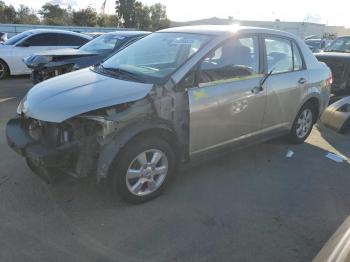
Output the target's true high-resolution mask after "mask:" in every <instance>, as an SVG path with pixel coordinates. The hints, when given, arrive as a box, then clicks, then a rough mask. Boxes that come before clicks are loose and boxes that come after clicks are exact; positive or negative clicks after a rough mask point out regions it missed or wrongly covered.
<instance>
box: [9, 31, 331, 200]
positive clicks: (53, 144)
mask: <svg viewBox="0 0 350 262" xmlns="http://www.w3.org/2000/svg"><path fill="white" fill-rule="evenodd" d="M330 82H331V72H330V70H329V68H328V67H327V66H326V65H325V64H324V63H320V62H318V61H317V59H316V58H315V56H314V55H313V54H312V53H311V51H310V50H309V48H308V47H307V46H306V45H305V43H304V42H303V41H302V40H300V39H298V38H296V37H295V36H294V35H292V34H289V33H286V32H281V31H276V30H270V29H259V28H249V27H233V26H195V27H179V28H170V29H165V30H161V31H159V32H156V33H153V34H150V35H148V36H146V37H144V38H142V39H141V40H139V41H137V42H135V43H133V44H131V45H129V46H128V47H126V48H124V49H122V50H121V51H119V52H117V53H116V54H114V55H113V56H111V57H110V58H109V59H107V60H106V61H105V62H103V63H102V64H100V65H99V66H95V67H92V68H86V69H82V70H79V71H74V72H71V73H68V74H65V75H62V76H58V77H55V78H52V79H49V80H47V81H44V82H42V83H39V84H37V85H36V86H34V87H33V88H32V89H31V90H29V92H28V93H27V95H26V96H25V98H24V99H23V100H22V101H21V102H20V104H19V106H18V109H17V113H18V116H16V117H15V118H13V119H11V120H10V121H9V122H8V123H7V127H6V136H7V141H8V144H9V146H10V147H12V148H13V149H14V150H15V151H16V152H17V153H19V154H21V155H22V156H24V157H25V158H26V160H27V163H28V165H29V167H30V168H31V169H32V170H33V171H34V172H35V173H37V174H39V175H40V176H41V177H42V178H44V179H45V180H46V181H48V182H52V181H54V180H55V177H57V176H60V175H61V174H62V172H67V173H70V174H74V176H75V177H77V178H79V177H85V176H89V175H90V176H94V177H96V179H97V180H98V181H100V180H101V179H107V181H108V184H109V185H111V187H112V188H113V189H115V190H116V191H117V192H118V193H119V194H120V196H121V197H122V198H123V199H125V200H126V201H129V202H132V203H140V202H144V201H147V200H150V199H152V198H154V197H156V196H157V195H159V194H160V192H161V191H162V190H163V189H164V188H165V187H166V185H167V184H168V183H169V181H170V179H171V177H172V176H173V175H174V171H175V169H176V167H177V166H178V165H179V164H183V163H187V162H189V161H194V160H195V159H201V158H203V157H208V156H209V157H210V156H212V155H216V154H217V153H219V152H223V151H226V150H232V149H237V148H241V147H242V146H248V145H251V144H254V143H257V142H262V141H265V140H268V139H271V138H272V137H276V136H281V135H287V136H288V138H289V140H290V141H291V142H292V143H296V144H297V143H302V142H303V141H304V140H305V139H306V138H307V137H308V136H309V134H310V132H311V129H312V126H313V124H314V123H315V122H316V121H317V119H318V118H319V116H320V114H321V113H322V112H323V111H324V109H325V107H326V106H327V104H328V101H329V90H330Z"/></svg>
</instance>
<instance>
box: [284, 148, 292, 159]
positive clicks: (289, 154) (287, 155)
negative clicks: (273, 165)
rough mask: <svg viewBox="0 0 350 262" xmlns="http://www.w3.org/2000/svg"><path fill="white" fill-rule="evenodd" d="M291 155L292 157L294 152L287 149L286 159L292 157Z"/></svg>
mask: <svg viewBox="0 0 350 262" xmlns="http://www.w3.org/2000/svg"><path fill="white" fill-rule="evenodd" d="M293 155H294V151H293V150H290V149H289V150H288V151H287V154H286V157H287V158H290V157H292V156H293Z"/></svg>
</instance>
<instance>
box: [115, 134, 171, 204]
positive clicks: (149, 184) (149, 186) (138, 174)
mask: <svg viewBox="0 0 350 262" xmlns="http://www.w3.org/2000/svg"><path fill="white" fill-rule="evenodd" d="M152 160H154V161H152ZM175 167H176V157H175V154H174V151H173V150H172V148H171V147H170V145H169V144H168V143H167V142H166V141H165V140H164V139H161V138H156V137H150V136H143V137H139V138H136V139H134V140H132V141H131V142H130V143H129V144H127V145H126V147H125V148H124V149H123V150H122V151H121V153H120V154H118V156H117V157H116V158H115V159H114V161H113V163H112V165H111V168H110V170H109V179H110V183H111V186H112V189H113V191H115V192H116V193H117V194H118V195H119V196H120V197H121V198H122V199H123V200H124V201H126V202H129V203H133V204H140V203H143V202H146V201H149V200H151V199H154V198H155V197H157V196H158V195H159V194H161V192H162V191H163V190H164V189H165V187H166V186H167V185H168V183H169V181H170V180H171V178H172V176H173V173H174V171H175ZM128 171H129V172H128Z"/></svg>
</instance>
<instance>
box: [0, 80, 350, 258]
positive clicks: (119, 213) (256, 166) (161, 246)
mask: <svg viewBox="0 0 350 262" xmlns="http://www.w3.org/2000/svg"><path fill="white" fill-rule="evenodd" d="M30 87H31V84H30V81H29V80H27V79H26V78H25V77H18V78H14V79H9V80H4V81H0V134H1V135H0V157H1V161H0V261H4V262H7V261H14V262H19V261H35V262H37V261H45V262H50V261H67V262H68V261H84V262H87V261H96V262H97V261H254V262H255V261H293V262H297V261H310V260H311V259H312V258H313V257H314V256H315V255H316V254H317V252H318V251H319V250H320V249H321V248H322V246H323V245H324V243H325V242H326V241H327V240H328V238H330V236H331V235H332V234H333V232H335V230H336V229H337V227H338V226H339V225H340V224H341V223H342V221H343V220H344V219H345V218H346V217H347V216H348V215H349V214H350V190H349V187H350V162H349V161H347V162H343V163H336V162H334V161H332V160H330V159H327V158H325V155H326V154H327V152H334V153H337V154H342V155H344V156H346V157H348V158H349V157H350V139H349V138H350V135H340V134H337V133H335V132H333V131H331V130H328V129H326V128H324V127H323V126H320V125H317V126H316V127H315V128H314V130H313V132H312V134H311V136H310V138H309V139H308V140H307V142H306V143H304V144H302V145H298V146H294V145H293V146H292V145H289V144H287V143H285V141H284V140H283V139H277V140H274V141H271V142H268V143H264V144H262V145H258V146H254V147H250V148H247V149H244V150H241V151H237V152H234V153H231V154H229V155H226V156H223V157H219V158H216V159H215V160H212V161H208V162H206V163H202V164H200V165H197V166H194V167H192V168H190V169H188V170H186V171H181V172H179V173H178V174H177V177H176V179H175V180H174V182H173V183H172V184H171V185H170V187H169V188H167V190H166V191H165V192H164V194H162V195H161V196H160V197H159V198H157V199H155V200H153V201H151V202H148V203H144V204H141V205H130V204H126V203H124V202H122V201H121V200H120V199H119V198H117V197H115V196H114V195H113V194H111V193H110V192H109V191H108V190H106V188H105V187H104V186H103V185H96V183H95V182H94V181H91V180H82V181H77V180H73V179H72V180H68V181H64V182H61V183H60V184H58V185H56V186H49V185H46V184H45V183H44V182H42V181H41V180H40V179H39V178H38V177H37V176H35V175H34V174H33V173H32V172H31V171H30V170H29V169H28V168H27V167H26V165H25V162H24V160H23V159H22V158H21V157H20V156H18V155H16V153H14V152H13V151H12V150H11V149H9V147H8V146H7V144H6V139H5V136H4V130H5V124H6V122H7V120H8V119H9V118H10V117H11V116H13V115H14V114H15V110H16V107H17V104H18V102H19V100H20V98H21V97H23V95H24V94H25V92H26V91H27V90H28V88H30ZM288 150H292V151H293V152H294V154H293V156H292V157H290V158H287V157H286V154H287V152H288Z"/></svg>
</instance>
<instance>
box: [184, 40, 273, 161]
mask: <svg viewBox="0 0 350 262" xmlns="http://www.w3.org/2000/svg"><path fill="white" fill-rule="evenodd" d="M198 78H199V79H198V82H199V84H198V87H195V88H191V89H190V90H189V91H188V96H189V107H190V153H191V154H192V155H193V154H197V153H201V152H204V151H207V150H209V149H214V148H219V147H220V148H221V147H223V146H226V145H230V144H232V143H234V142H238V141H240V140H242V139H245V138H250V137H252V136H254V135H255V134H256V133H257V132H259V130H260V129H261V126H262V120H263V115H264V109H265V100H266V93H265V92H266V91H265V90H260V89H259V86H260V82H261V79H262V78H263V74H261V66H260V58H259V38H258V37H257V36H242V37H238V38H237V37H236V38H232V39H229V40H227V41H225V42H224V43H223V44H222V45H220V46H219V47H218V48H216V49H215V50H213V51H212V52H211V53H209V54H208V55H207V56H206V57H205V58H204V59H203V61H202V62H201V63H200V65H199V74H198Z"/></svg>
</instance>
